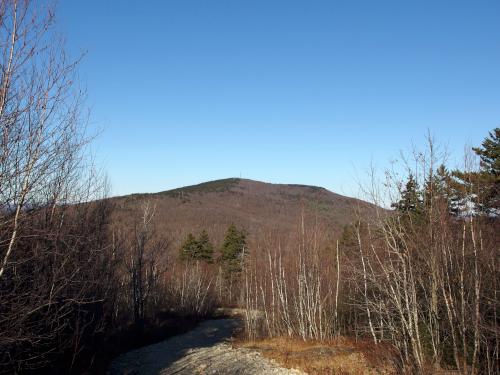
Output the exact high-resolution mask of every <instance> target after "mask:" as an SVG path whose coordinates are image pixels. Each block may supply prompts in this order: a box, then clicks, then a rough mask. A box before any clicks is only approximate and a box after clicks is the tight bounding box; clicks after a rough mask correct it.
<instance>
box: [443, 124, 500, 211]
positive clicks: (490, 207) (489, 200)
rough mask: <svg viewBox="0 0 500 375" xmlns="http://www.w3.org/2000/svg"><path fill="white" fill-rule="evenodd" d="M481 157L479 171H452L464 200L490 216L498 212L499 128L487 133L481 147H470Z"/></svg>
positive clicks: (499, 175) (499, 180)
mask: <svg viewBox="0 0 500 375" xmlns="http://www.w3.org/2000/svg"><path fill="white" fill-rule="evenodd" d="M472 150H473V151H474V152H475V153H476V154H477V155H478V156H479V157H480V159H481V161H480V170H479V172H463V171H454V172H453V176H454V177H455V178H456V180H457V184H459V185H460V187H461V190H462V195H463V196H464V201H465V200H467V201H470V202H471V203H472V204H473V205H474V210H475V211H481V212H483V213H486V214H490V215H492V216H498V215H499V214H500V128H495V129H493V131H491V132H490V133H489V136H488V137H486V138H485V139H484V141H483V143H482V144H481V147H474V148H473V149H472Z"/></svg>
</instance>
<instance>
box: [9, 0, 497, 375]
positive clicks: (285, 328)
mask: <svg viewBox="0 0 500 375" xmlns="http://www.w3.org/2000/svg"><path fill="white" fill-rule="evenodd" d="M0 24H1V26H2V27H1V31H0V35H1V37H0V50H1V54H0V66H1V68H2V69H1V71H0V124H1V128H0V129H1V130H0V143H1V147H0V210H1V211H0V373H33V372H37V373H53V372H54V371H62V372H64V373H83V372H85V371H87V372H88V371H90V372H94V373H99V372H103V371H104V370H105V368H106V366H107V365H108V363H109V360H110V359H111V358H112V357H113V356H116V355H117V354H119V353H120V352H122V351H125V350H129V349H131V348H134V347H137V346H140V345H142V344H145V343H150V342H154V341H156V340H159V339H161V338H162V337H166V336H169V335H173V334H176V333H178V332H180V331H182V330H187V329H189V328H190V327H192V326H194V325H195V324H196V323H197V322H199V321H200V320H201V319H204V318H206V317H208V316H210V315H211V314H212V312H213V311H214V309H215V308H216V307H228V306H231V307H240V308H242V309H244V310H245V316H244V318H245V319H244V325H245V331H244V335H245V337H246V338H247V339H249V340H256V339H262V338H269V337H271V338H272V337H290V338H300V339H302V340H318V341H321V340H330V339H334V338H336V337H351V338H355V339H369V340H371V341H373V343H374V344H375V345H378V346H379V347H380V350H381V351H382V350H388V349H387V348H390V350H389V351H390V353H391V356H392V357H391V358H392V361H393V364H394V366H395V368H397V370H398V371H399V372H400V373H425V372H428V373H432V372H433V371H434V370H436V369H452V370H456V371H458V372H459V373H463V374H469V373H470V374H476V373H478V374H479V373H481V374H498V373H500V358H499V356H500V353H499V352H500V329H499V327H500V316H499V313H500V311H499V309H500V297H499V286H500V272H498V270H499V254H500V249H499V243H500V241H499V233H500V219H499V218H500V128H495V129H493V130H492V131H491V132H490V133H489V134H485V135H484V137H485V138H484V142H483V143H482V144H481V145H477V147H474V148H472V149H471V150H470V153H469V154H467V155H466V156H465V157H464V162H463V166H462V167H461V168H457V169H455V168H452V169H450V168H449V167H448V166H447V165H446V162H445V161H446V157H445V156H446V155H445V154H444V153H443V152H442V150H440V149H439V147H438V146H437V143H436V142H435V141H434V140H433V139H432V138H431V137H428V148H427V149H426V150H423V151H422V152H415V153H413V154H412V155H411V156H410V157H408V158H402V165H403V167H402V168H401V169H400V170H399V172H398V173H396V172H393V171H388V172H387V173H385V174H384V179H383V180H382V181H380V180H378V179H377V177H376V174H375V173H374V174H373V176H372V181H371V183H370V184H368V186H364V187H363V188H364V198H365V199H366V200H368V201H370V202H371V203H373V204H374V205H375V206H374V207H377V209H376V210H375V211H373V214H370V215H367V214H366V213H364V211H363V210H362V209H361V208H360V206H358V205H356V204H355V202H354V203H353V205H352V207H351V209H352V211H353V213H354V216H355V217H357V219H356V220H354V221H353V222H352V223H351V224H349V225H346V226H345V227H344V228H343V231H341V232H337V231H332V230H331V228H328V227H325V226H320V225H317V221H316V220H315V218H314V212H312V211H311V210H310V208H308V207H305V208H304V210H303V214H302V215H301V216H300V217H297V218H296V222H297V227H296V232H295V233H294V234H293V241H289V240H287V241H284V240H283V239H282V238H281V237H280V235H276V236H272V235H271V234H270V233H253V235H254V238H256V240H254V241H253V242H252V244H251V246H250V243H249V241H247V237H248V231H247V228H242V227H239V226H238V225H233V224H232V225H230V226H228V228H227V230H226V232H225V233H224V235H223V237H222V240H221V241H213V240H212V238H211V233H210V231H209V230H208V228H206V230H200V231H199V232H196V231H197V229H196V228H193V229H190V228H188V229H187V231H188V232H189V234H188V235H187V236H186V237H185V238H183V239H182V241H181V245H180V246H177V243H176V242H175V241H172V236H171V235H170V234H169V233H165V232H163V231H159V230H158V213H157V208H156V206H155V205H154V204H153V203H151V202H147V201H146V202H145V203H144V204H142V205H141V207H140V212H139V213H137V214H136V215H135V216H134V217H131V218H129V219H130V220H128V221H126V222H125V221H119V220H114V216H113V212H114V210H115V207H114V203H113V200H112V199H108V197H107V194H108V187H107V181H106V178H105V177H104V176H103V175H102V173H100V172H99V169H98V168H96V166H94V165H93V163H92V155H91V154H90V152H89V147H88V145H89V144H90V142H91V141H92V136H91V134H90V135H89V134H88V132H87V130H86V124H87V115H86V110H85V104H84V93H83V91H82V90H81V88H80V87H79V86H78V80H77V68H78V63H79V59H76V60H69V59H68V57H67V55H66V53H65V51H64V48H63V47H64V43H63V42H62V40H61V39H60V38H59V37H58V36H57V33H56V32H55V31H54V27H53V26H54V13H53V12H52V11H50V10H49V9H46V8H44V7H37V5H36V4H35V3H34V2H30V1H1V2H0ZM401 171H402V172H401ZM179 199H183V197H180V198H179ZM174 219H175V218H172V220H174ZM256 311H257V312H258V314H256V313H255V312H256Z"/></svg>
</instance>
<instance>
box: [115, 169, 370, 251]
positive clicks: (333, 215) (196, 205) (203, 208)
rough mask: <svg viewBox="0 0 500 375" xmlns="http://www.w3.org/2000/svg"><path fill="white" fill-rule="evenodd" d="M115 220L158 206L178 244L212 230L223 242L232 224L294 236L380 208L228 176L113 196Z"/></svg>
mask: <svg viewBox="0 0 500 375" xmlns="http://www.w3.org/2000/svg"><path fill="white" fill-rule="evenodd" d="M111 202H113V204H114V208H115V209H114V212H115V221H117V222H128V223H129V224H130V223H131V221H133V220H134V218H138V217H140V210H141V207H143V206H144V204H146V203H148V204H149V205H150V207H154V208H155V221H156V225H157V230H158V231H159V232H160V233H162V234H163V235H165V236H167V237H169V238H170V239H171V240H172V241H173V243H172V245H173V246H172V247H173V248H178V246H179V244H180V242H181V241H182V240H183V238H184V237H185V236H186V234H187V233H188V232H193V233H195V234H197V233H199V232H201V231H202V230H203V229H206V230H207V231H208V233H209V234H210V237H211V238H212V239H214V240H215V242H216V243H219V242H220V241H221V240H222V238H223V235H224V232H225V230H226V229H227V227H228V225H230V224H231V223H234V224H235V225H237V226H238V227H243V228H244V229H245V230H246V231H247V232H248V239H249V242H250V243H253V244H257V243H261V242H262V241H263V240H264V239H265V238H267V237H269V236H280V238H283V239H285V240H286V239H289V238H290V237H291V236H293V235H294V234H295V233H297V232H298V231H299V228H301V223H302V218H304V222H305V225H306V226H308V227H313V226H314V227H321V228H322V229H324V230H323V232H322V233H325V232H328V233H329V234H333V233H337V234H338V233H339V232H340V231H341V230H342V229H343V227H344V226H345V225H346V224H349V223H352V222H354V221H355V220H356V217H357V215H356V212H358V213H360V214H361V217H363V219H366V218H368V217H371V216H374V215H375V213H376V210H377V206H375V205H372V204H370V203H367V202H364V201H361V200H359V199H354V198H349V197H345V196H342V195H339V194H336V193H333V192H331V191H329V190H326V189H324V188H321V187H317V186H307V185H293V184H271V183H265V182H259V181H253V180H247V179H241V178H228V179H223V180H216V181H210V182H205V183H201V184H198V185H192V186H186V187H182V188H178V189H173V190H168V191H163V192H159V193H153V194H132V195H127V196H122V197H115V198H111Z"/></svg>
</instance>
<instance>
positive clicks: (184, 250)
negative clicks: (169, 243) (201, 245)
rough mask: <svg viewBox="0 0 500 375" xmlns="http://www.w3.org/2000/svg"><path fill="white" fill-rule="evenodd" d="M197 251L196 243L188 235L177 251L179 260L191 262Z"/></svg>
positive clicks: (191, 235)
mask: <svg viewBox="0 0 500 375" xmlns="http://www.w3.org/2000/svg"><path fill="white" fill-rule="evenodd" d="M197 251H198V241H196V238H195V237H194V236H193V234H192V233H188V235H187V236H186V239H185V240H184V243H183V244H182V246H181V248H180V251H179V258H180V259H181V260H192V259H195V257H196V253H197Z"/></svg>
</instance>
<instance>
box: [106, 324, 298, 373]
mask: <svg viewBox="0 0 500 375" xmlns="http://www.w3.org/2000/svg"><path fill="white" fill-rule="evenodd" d="M239 324H240V323H239V320H238V319H216V320H207V321H205V322H203V323H201V324H200V325H199V326H198V327H196V328H195V329H193V330H192V331H190V332H188V333H185V334H183V335H179V336H175V337H172V338H170V339H168V340H165V341H162V342H160V343H157V344H154V345H149V346H145V347H143V348H140V349H136V350H133V351H130V352H128V353H125V354H122V355H121V356H119V357H118V358H116V359H115V360H114V361H113V363H112V364H111V367H110V369H109V374H111V375H115V374H128V375H132V374H141V375H153V374H162V375H173V374H176V375H188V374H189V375H191V374H200V375H201V374H221V375H222V374H245V375H246V374H249V375H250V374H255V375H257V374H259V375H260V374H262V375H265V374H279V375H290V374H303V373H302V372H300V371H298V370H289V369H284V368H282V367H279V365H278V364H276V363H274V362H272V361H270V360H268V359H266V358H264V357H262V356H261V355H260V353H258V352H257V351H254V350H251V349H235V348H232V347H231V345H229V344H228V343H227V340H228V339H229V338H230V337H231V335H232V332H233V330H234V329H235V328H236V327H238V326H239Z"/></svg>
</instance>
